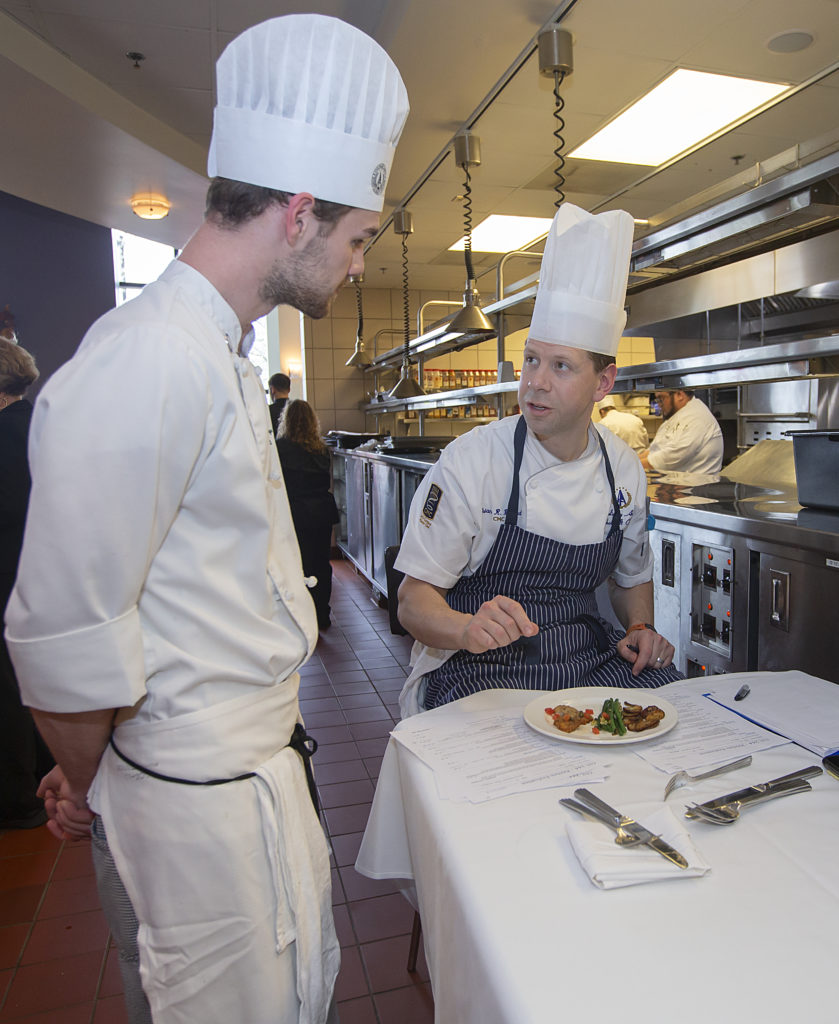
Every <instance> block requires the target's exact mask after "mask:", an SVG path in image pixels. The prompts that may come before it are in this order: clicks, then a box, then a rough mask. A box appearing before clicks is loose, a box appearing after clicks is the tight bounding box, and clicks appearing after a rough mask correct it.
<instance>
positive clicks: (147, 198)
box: [131, 192, 172, 220]
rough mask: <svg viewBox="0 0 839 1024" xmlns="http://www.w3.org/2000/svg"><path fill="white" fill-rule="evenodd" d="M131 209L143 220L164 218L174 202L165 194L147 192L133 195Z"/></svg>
mask: <svg viewBox="0 0 839 1024" xmlns="http://www.w3.org/2000/svg"><path fill="white" fill-rule="evenodd" d="M131 209H132V210H133V211H134V212H135V213H136V214H137V216H138V217H142V218H143V220H163V218H164V217H166V216H168V214H169V211H170V210H171V209H172V204H171V203H170V202H169V200H168V199H167V198H166V197H165V196H160V195H155V194H154V193H150V192H146V193H138V194H137V195H136V196H133V197H132V199H131Z"/></svg>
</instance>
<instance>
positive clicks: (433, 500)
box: [420, 484, 443, 527]
mask: <svg viewBox="0 0 839 1024" xmlns="http://www.w3.org/2000/svg"><path fill="white" fill-rule="evenodd" d="M442 497H443V489H442V487H439V486H438V485H437V484H432V485H431V486H430V487H429V488H428V495H427V497H426V499H425V502H424V504H423V506H422V512H420V522H421V523H422V525H423V526H426V527H428V526H431V520H432V519H433V518H434V517H435V516H436V515H437V508H438V507H439V505H440V499H441V498H442Z"/></svg>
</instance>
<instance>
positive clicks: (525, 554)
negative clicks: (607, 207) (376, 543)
mask: <svg viewBox="0 0 839 1024" xmlns="http://www.w3.org/2000/svg"><path fill="white" fill-rule="evenodd" d="M632 231H633V222H632V218H631V217H630V216H629V214H627V213H624V212H623V211H613V212H609V213H603V214H600V215H598V216H592V215H591V214H588V213H586V212H585V211H583V210H580V209H578V208H577V207H575V206H572V205H570V204H569V203H565V204H563V206H562V207H561V208H560V210H559V211H558V213H557V214H556V216H555V218H554V222H553V225H552V227H551V230H550V233H549V235H548V239H547V242H546V245H545V254H544V258H543V260H542V272H541V276H540V280H539V288H538V291H537V295H536V303H535V307H534V310H533V319H532V321H531V325H530V333H529V337H528V340H527V344H526V345H525V349H524V356H523V361H522V371H521V381H520V384H519V391H518V396H519V405H520V407H521V409H522V414H521V415H520V416H510V417H507V418H505V419H503V420H500V421H498V422H495V423H491V424H489V425H487V426H484V427H478V428H476V429H473V430H470V431H469V432H468V433H466V434H464V435H463V436H461V437H459V438H457V439H456V440H455V441H453V442H452V443H451V444H449V445H448V446H447V447H446V448H445V450H444V451H443V453H442V455H441V457H440V460H439V461H438V462H437V463H436V465H435V466H434V467H433V468H432V469H431V471H430V472H429V473H428V475H427V477H426V480H425V481H424V482H423V486H422V487H421V488H420V489H419V490H418V491H417V493H416V496H415V498H414V501H413V504H412V506H411V513H410V520H409V523H408V527H407V529H406V532H405V536H404V537H403V539H402V545H401V549H400V552H399V556H398V558H397V560H396V568H397V569H399V570H401V571H402V572H404V573H405V579H404V580H403V582H402V585H401V587H400V588H399V618H400V621H401V622H402V624H403V625H404V627H405V628H406V629H407V630H408V632H409V633H411V635H412V636H413V637H414V638H415V640H416V641H417V644H416V645H415V648H414V659H413V671H412V672H411V675H410V676H409V677H408V679H407V680H406V683H405V687H404V689H403V691H402V694H401V696H400V708H401V711H402V715H403V717H407V716H408V715H411V714H416V713H417V712H419V711H423V710H426V709H428V708H434V707H437V706H439V705H441V704H446V703H447V702H449V701H452V700H456V699H457V698H459V697H464V696H466V695H467V694H470V693H475V692H476V691H478V690H484V689H491V688H494V687H510V688H515V689H527V690H561V689H565V688H566V687H572V686H618V687H621V686H624V687H633V686H634V687H655V686H661V685H663V684H664V683H669V682H672V681H673V680H674V679H679V678H681V675H680V673H679V672H678V671H677V670H676V669H675V667H674V666H673V665H672V658H673V653H674V651H673V647H672V646H671V644H670V643H668V641H667V640H666V639H665V638H664V637H663V636H661V635H660V634H659V633H657V632H656V630H655V628H654V627H653V626H652V625H651V623H652V618H653V585H652V565H653V561H652V554H651V552H650V545H649V543H648V538H647V513H646V478H645V476H644V471H643V469H642V467H641V463H640V462H639V461H638V456H637V455H636V454H635V453H634V452H633V451H632V450H631V449H630V448H629V447H628V446H627V445H626V444H625V443H624V442H623V441H622V440H620V438H618V437H616V436H615V435H614V434H613V433H611V431H609V430H607V429H606V428H605V427H600V426H595V425H594V424H593V423H592V419H591V416H592V410H593V408H594V403H595V402H597V401H600V399H602V398H603V397H604V396H605V395H606V394H607V393H608V392H609V391H610V390H611V388H612V385H613V384H614V380H615V374H616V372H617V369H616V366H615V362H614V359H615V354H616V352H617V347H618V341H619V339H620V336H621V332H622V330H623V327H624V325H625V323H626V315H625V313H624V299H625V295H626V283H627V277H628V271H629V255H630V247H631V244H632ZM604 580H608V581H609V593H610V597H611V600H612V606H613V608H614V611H615V614H616V616H617V618H618V619H619V621H620V622H621V623H623V626H624V629H623V630H618V629H615V628H613V627H612V626H611V625H610V624H609V623H608V622H607V621H606V620H604V619H603V618H601V617H600V615H599V614H598V610H597V602H596V599H595V589H596V588H597V587H598V586H599V585H600V584H601V583H603V582H604Z"/></svg>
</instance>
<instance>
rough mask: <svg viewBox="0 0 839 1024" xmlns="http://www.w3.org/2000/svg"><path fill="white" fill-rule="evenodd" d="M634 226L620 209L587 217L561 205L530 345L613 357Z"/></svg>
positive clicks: (622, 320)
mask: <svg viewBox="0 0 839 1024" xmlns="http://www.w3.org/2000/svg"><path fill="white" fill-rule="evenodd" d="M633 228H634V222H633V220H632V217H631V216H630V215H629V214H628V213H625V212H624V211H623V210H612V211H610V212H608V213H599V214H591V213H587V212H586V211H585V210H581V209H580V208H579V207H578V206H573V205H572V204H571V203H563V204H562V206H561V207H560V208H559V210H558V211H557V213H556V216H555V217H554V219H553V223H552V224H551V228H550V231H549V232H548V238H547V241H546V242H545V254H544V256H543V257H542V269H541V272H540V274H539V287H538V289H537V291H536V302H535V304H534V307H533V318H532V319H531V321H530V331H529V336H530V337H531V338H532V339H533V340H534V341H543V342H547V343H548V344H553V345H566V346H567V347H568V348H581V349H585V350H586V351H588V352H599V353H601V354H603V355H608V356H615V355H616V354H617V351H618V342H619V341H620V337H621V334H622V333H623V329H624V327H625V326H626V313H625V312H624V302H625V300H626V282H627V279H628V277H629V256H630V253H631V250H632V232H633Z"/></svg>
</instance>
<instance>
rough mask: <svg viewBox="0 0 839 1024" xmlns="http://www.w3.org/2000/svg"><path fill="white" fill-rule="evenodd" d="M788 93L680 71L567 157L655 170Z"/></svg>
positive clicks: (725, 77) (782, 87)
mask: <svg viewBox="0 0 839 1024" xmlns="http://www.w3.org/2000/svg"><path fill="white" fill-rule="evenodd" d="M787 88H788V86H787V85H779V84H778V83H776V82H758V81H755V80H754V79H750V78H735V77H733V76H731V75H714V74H709V73H708V72H705V71H688V70H687V69H685V68H679V69H678V70H676V71H674V72H673V73H672V74H671V75H669V76H668V77H667V78H666V79H665V80H664V81H663V82H661V83H660V84H659V85H657V86H656V87H655V88H654V89H653V90H651V91H650V92H648V93H647V95H646V96H643V97H642V98H641V99H640V100H638V101H637V102H636V103H634V104H633V105H632V106H631V107H629V108H628V109H627V110H625V111H624V112H623V113H622V114H620V115H619V116H618V117H616V118H615V119H614V121H611V122H610V123H609V124H607V125H606V126H605V127H604V128H601V129H600V131H599V132H597V134H595V135H593V136H592V137H591V138H590V139H589V140H588V141H587V142H584V143H583V144H582V145H581V146H578V147H577V148H576V149H575V150H574V151H573V152H571V153H569V157H575V158H577V159H580V160H605V161H609V162H611V163H625V164H643V165H645V166H648V167H658V166H659V165H660V164H663V163H665V162H666V161H667V160H670V159H671V158H672V157H674V156H677V155H678V154H679V153H683V152H684V151H685V150H687V149H690V148H691V146H694V145H696V143H698V142H701V141H702V140H703V139H707V138H710V137H711V136H712V135H713V134H714V133H715V132H717V131H719V130H720V129H721V128H724V127H725V126H726V125H729V124H732V123H733V122H735V121H737V120H738V119H739V118H741V117H744V116H745V115H746V114H748V113H750V112H751V111H753V110H757V109H758V108H759V107H761V106H762V105H763V104H764V103H768V102H769V101H770V100H772V99H774V98H775V97H776V96H779V95H780V94H781V93H783V92H785V91H786V90H787Z"/></svg>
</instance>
